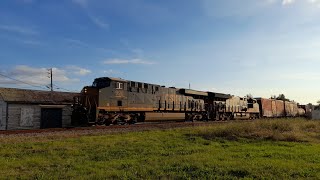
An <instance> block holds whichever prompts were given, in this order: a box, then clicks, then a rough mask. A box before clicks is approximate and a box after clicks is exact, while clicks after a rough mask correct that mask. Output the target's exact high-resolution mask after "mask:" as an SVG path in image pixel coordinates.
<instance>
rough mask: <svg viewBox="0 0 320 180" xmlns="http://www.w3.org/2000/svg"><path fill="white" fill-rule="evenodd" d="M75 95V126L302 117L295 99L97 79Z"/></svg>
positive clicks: (109, 78)
mask: <svg viewBox="0 0 320 180" xmlns="http://www.w3.org/2000/svg"><path fill="white" fill-rule="evenodd" d="M80 94H81V95H80V96H77V97H75V98H74V105H73V108H74V109H73V115H72V116H73V117H72V119H73V120H72V122H73V124H74V125H86V124H98V125H102V124H105V125H110V124H126V123H128V124H131V123H136V122H155V121H195V120H202V121H208V120H232V119H257V118H261V117H287V116H298V115H303V114H304V110H303V109H301V108H298V106H297V104H296V103H294V102H285V101H280V100H271V99H264V98H258V99H254V98H251V97H238V96H232V95H230V94H223V93H216V92H205V91H197V90H192V89H184V88H175V87H165V86H160V85H156V84H149V83H143V82H136V81H128V80H124V79H120V78H112V77H100V78H96V79H95V80H94V82H93V84H92V86H85V87H84V88H83V89H82V91H81V93H80Z"/></svg>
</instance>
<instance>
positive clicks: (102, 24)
mask: <svg viewBox="0 0 320 180" xmlns="http://www.w3.org/2000/svg"><path fill="white" fill-rule="evenodd" d="M88 16H89V18H90V20H91V21H92V22H93V23H94V24H95V25H97V26H98V27H100V28H103V29H109V24H108V23H106V22H104V21H102V20H101V19H99V18H98V17H96V16H93V15H90V14H88Z"/></svg>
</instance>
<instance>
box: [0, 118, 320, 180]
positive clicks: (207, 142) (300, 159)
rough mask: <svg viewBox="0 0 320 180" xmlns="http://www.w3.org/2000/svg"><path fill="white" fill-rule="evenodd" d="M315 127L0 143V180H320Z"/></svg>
mask: <svg viewBox="0 0 320 180" xmlns="http://www.w3.org/2000/svg"><path fill="white" fill-rule="evenodd" d="M319 142H320V122H316V121H306V120H299V119H298V120H278V121H275V120H272V121H256V122H253V123H252V122H244V123H239V122H235V123H228V124H214V125H208V126H207V127H194V128H179V129H171V130H156V131H143V132H128V133H116V134H107V135H99V136H97V135H92V136H79V137H47V138H37V137H31V138H23V137H21V138H18V137H15V138H9V139H4V138H2V139H0V145H1V148H0V162H1V163H0V176H1V177H0V178H1V179H7V178H8V179H214V178H218V179H238V178H246V179H256V178H258V179H297V178H308V179H319V178H320V143H319Z"/></svg>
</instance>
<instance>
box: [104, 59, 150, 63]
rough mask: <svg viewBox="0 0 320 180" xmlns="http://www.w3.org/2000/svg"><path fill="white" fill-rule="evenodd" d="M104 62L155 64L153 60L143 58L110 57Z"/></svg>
mask: <svg viewBox="0 0 320 180" xmlns="http://www.w3.org/2000/svg"><path fill="white" fill-rule="evenodd" d="M103 64H155V63H154V62H152V61H146V60H142V59H110V60H106V61H104V62H103Z"/></svg>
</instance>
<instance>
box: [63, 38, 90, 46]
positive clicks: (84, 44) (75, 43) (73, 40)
mask: <svg viewBox="0 0 320 180" xmlns="http://www.w3.org/2000/svg"><path fill="white" fill-rule="evenodd" d="M64 40H65V41H66V42H67V43H68V44H74V45H79V46H84V47H90V45H89V44H87V43H85V42H83V41H81V40H78V39H71V38H64Z"/></svg>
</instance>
